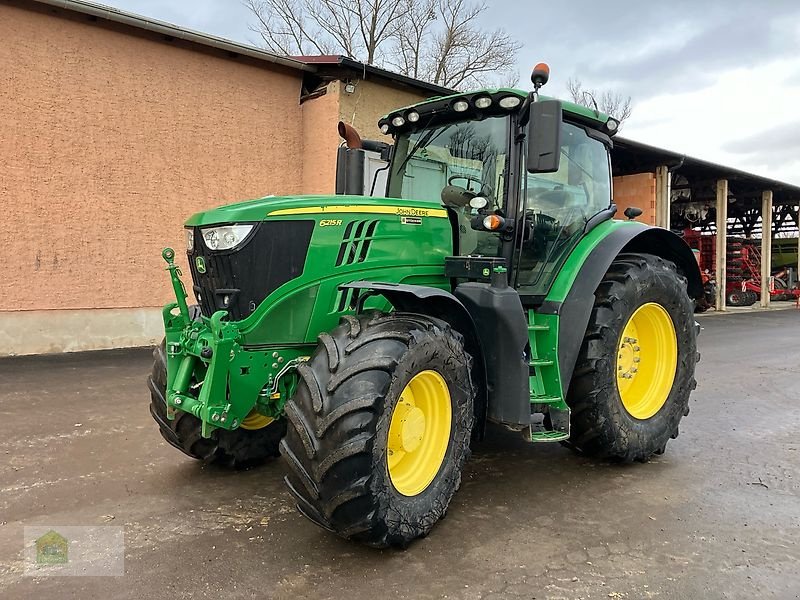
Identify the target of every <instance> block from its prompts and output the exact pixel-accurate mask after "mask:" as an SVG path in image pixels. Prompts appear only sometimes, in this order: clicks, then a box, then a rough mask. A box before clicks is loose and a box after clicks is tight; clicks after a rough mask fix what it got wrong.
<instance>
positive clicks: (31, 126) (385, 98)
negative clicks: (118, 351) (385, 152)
mask: <svg viewBox="0 0 800 600" xmlns="http://www.w3.org/2000/svg"><path fill="white" fill-rule="evenodd" d="M0 39H2V40H3V43H2V44H0V124H2V127H0V204H2V206H3V208H4V223H3V229H4V232H5V234H4V236H3V244H0V261H2V264H3V265H4V266H5V269H4V281H3V286H2V294H0V296H1V297H2V299H3V302H2V304H1V305H0V339H3V340H4V342H3V343H2V344H0V356H1V355H8V354H30V353H38V352H60V351H73V350H90V349H98V348H112V347H122V346H131V345H145V344H151V343H154V342H157V341H158V339H160V337H161V335H162V326H161V320H160V307H161V306H162V305H163V304H164V303H165V302H168V301H170V300H171V299H172V292H171V288H170V286H169V280H168V278H167V277H166V275H165V273H164V270H163V267H164V264H163V261H162V259H161V256H160V253H161V249H162V248H163V247H164V246H167V245H170V246H172V247H174V248H176V250H178V251H179V252H178V257H179V261H180V258H181V256H182V253H181V252H180V251H181V250H182V249H183V248H184V245H185V242H184V239H183V228H182V224H183V222H184V220H185V219H186V218H187V217H188V216H189V215H191V214H192V213H195V212H197V211H201V210H205V209H208V208H210V207H213V206H217V205H220V204H224V203H226V202H235V201H239V200H244V199H248V198H253V197H260V196H265V195H268V194H299V193H314V194H331V193H333V191H334V185H335V171H336V148H337V146H338V145H339V142H340V140H339V136H338V134H337V131H336V123H337V121H338V120H339V119H343V120H345V121H347V122H348V123H355V125H356V127H358V128H359V129H360V130H361V131H362V133H363V134H364V136H365V137H370V138H373V139H374V138H378V137H380V134H379V132H378V131H377V126H376V122H377V119H378V118H379V116H381V115H382V114H384V113H385V112H387V111H388V110H390V109H391V108H393V107H397V106H402V105H404V104H409V103H411V102H414V101H416V100H418V99H420V98H423V97H424V93H422V92H418V93H417V92H414V91H412V90H404V89H399V88H397V86H394V85H392V84H391V83H390V82H386V84H383V83H381V82H377V81H357V82H356V91H355V93H353V94H348V93H346V92H345V91H344V85H343V84H342V83H341V82H339V81H333V82H330V83H328V84H327V90H326V93H325V94H323V95H317V96H316V97H313V98H311V99H307V100H305V101H303V102H301V94H302V92H303V72H302V71H299V70H294V69H290V68H286V67H283V66H280V65H276V64H271V63H266V62H263V61H259V60H249V59H246V57H236V56H230V55H227V54H226V53H224V52H222V51H217V50H213V49H206V48H203V47H200V46H197V45H196V44H192V43H188V42H183V41H181V40H174V39H165V38H164V37H163V36H158V35H155V34H153V33H151V32H147V31H143V30H138V29H136V28H132V27H128V26H126V25H123V24H118V23H111V22H107V21H104V20H102V19H100V20H98V19H93V18H87V17H86V16H85V15H78V14H74V13H70V12H69V11H64V10H57V11H53V10H51V9H48V8H45V7H42V6H38V5H35V4H33V3H27V2H22V1H18V0H0ZM184 270H186V269H184Z"/></svg>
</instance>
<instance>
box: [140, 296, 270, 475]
mask: <svg viewBox="0 0 800 600" xmlns="http://www.w3.org/2000/svg"><path fill="white" fill-rule="evenodd" d="M189 311H190V316H191V317H192V319H193V320H195V319H198V318H199V316H200V310H199V307H198V306H190V307H189ZM153 358H154V361H153V371H152V373H151V374H150V376H149V377H148V378H147V384H148V387H149V388H150V415H151V416H152V417H153V419H154V420H155V422H156V423H157V424H158V428H159V432H160V433H161V436H162V437H163V438H164V439H165V440H166V441H167V442H169V444H170V445H172V446H174V447H175V448H177V449H178V450H180V451H181V452H183V453H184V454H186V455H187V456H190V457H192V458H194V459H197V460H201V461H205V462H208V463H218V464H223V465H227V466H231V467H234V468H246V467H251V466H255V465H258V464H261V463H263V462H264V461H266V460H267V459H269V458H272V457H276V456H278V454H279V451H278V445H279V444H280V441H281V439H282V438H283V436H284V435H285V434H286V419H283V418H281V419H278V420H276V421H273V422H272V423H270V424H269V425H267V426H266V427H263V428H261V429H251V430H248V429H242V428H239V429H235V430H233V431H228V430H225V429H216V430H214V431H213V432H212V434H211V437H210V438H204V437H203V436H202V435H201V433H200V430H201V422H200V419H198V418H197V417H195V416H194V415H190V414H189V413H186V412H183V411H181V410H179V411H177V412H176V413H175V418H174V419H173V420H171V421H170V420H169V419H168V418H167V402H166V388H167V360H166V352H165V342H164V341H162V342H161V344H159V345H158V346H157V347H156V349H155V350H154V351H153Z"/></svg>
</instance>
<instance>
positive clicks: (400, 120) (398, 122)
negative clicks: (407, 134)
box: [392, 115, 406, 127]
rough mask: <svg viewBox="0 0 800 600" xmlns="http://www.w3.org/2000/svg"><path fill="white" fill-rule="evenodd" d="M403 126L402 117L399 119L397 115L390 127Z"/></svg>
mask: <svg viewBox="0 0 800 600" xmlns="http://www.w3.org/2000/svg"><path fill="white" fill-rule="evenodd" d="M405 124H406V120H405V119H404V118H403V117H401V116H400V115H398V116H396V117H395V118H394V119H392V125H394V126H395V127H402V126H403V125H405Z"/></svg>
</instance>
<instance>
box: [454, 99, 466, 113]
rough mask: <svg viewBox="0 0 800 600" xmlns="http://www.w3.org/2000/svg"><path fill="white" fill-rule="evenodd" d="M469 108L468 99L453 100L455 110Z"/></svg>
mask: <svg viewBox="0 0 800 600" xmlns="http://www.w3.org/2000/svg"><path fill="white" fill-rule="evenodd" d="M468 108H469V104H467V101H466V100H456V101H455V102H453V110H454V111H456V112H465V111H466V110H467V109H468Z"/></svg>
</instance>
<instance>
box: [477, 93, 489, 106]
mask: <svg viewBox="0 0 800 600" xmlns="http://www.w3.org/2000/svg"><path fill="white" fill-rule="evenodd" d="M491 105H492V99H491V98H490V97H489V96H481V97H480V98H476V99H475V108H489V107H490V106H491Z"/></svg>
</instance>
